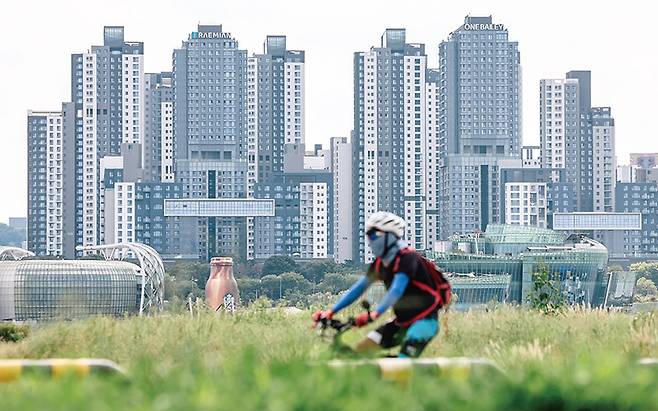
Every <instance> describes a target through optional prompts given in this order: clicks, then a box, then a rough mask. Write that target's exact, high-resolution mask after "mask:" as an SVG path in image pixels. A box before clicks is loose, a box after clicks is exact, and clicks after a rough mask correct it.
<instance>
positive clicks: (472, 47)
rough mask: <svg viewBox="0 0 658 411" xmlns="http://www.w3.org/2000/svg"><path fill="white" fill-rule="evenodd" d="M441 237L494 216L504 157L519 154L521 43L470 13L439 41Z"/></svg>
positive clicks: (488, 19) (477, 227) (487, 19)
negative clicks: (519, 46)
mask: <svg viewBox="0 0 658 411" xmlns="http://www.w3.org/2000/svg"><path fill="white" fill-rule="evenodd" d="M439 84H440V90H439V103H438V104H439V118H438V124H439V130H438V136H439V140H438V152H439V156H440V157H439V164H438V169H439V187H440V191H439V195H438V198H439V200H438V202H439V205H438V209H439V215H440V216H441V218H440V219H438V227H439V236H440V237H441V238H447V237H448V236H449V235H452V234H454V233H467V232H472V231H475V230H484V229H486V226H487V224H489V223H496V222H498V221H499V216H500V210H501V205H502V204H504V198H502V197H501V196H500V193H499V192H498V191H499V190H498V187H499V183H500V169H501V166H502V164H501V162H503V163H504V162H506V161H508V160H509V159H519V160H520V159H521V137H522V128H521V113H522V111H521V110H522V106H521V65H520V54H519V51H518V43H517V42H514V41H510V40H509V36H508V31H507V29H506V28H505V26H504V25H502V24H498V23H494V22H493V20H492V18H491V16H489V17H472V16H467V17H466V18H465V20H464V24H463V25H461V26H460V27H458V28H457V29H456V30H454V31H453V32H452V33H451V34H450V36H449V37H448V39H447V40H445V41H442V42H441V44H440V45H439Z"/></svg>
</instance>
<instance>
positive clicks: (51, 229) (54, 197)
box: [27, 103, 77, 258]
mask: <svg viewBox="0 0 658 411" xmlns="http://www.w3.org/2000/svg"><path fill="white" fill-rule="evenodd" d="M75 151H76V140H75V111H74V106H73V104H71V103H64V104H62V110H61V111H48V112H36V111H29V112H28V115H27V157H28V158H27V165H28V167H27V170H28V175H27V180H28V195H27V204H28V217H27V246H28V248H29V249H30V250H31V251H33V252H34V253H35V254H37V255H53V256H63V257H68V258H71V257H72V256H73V255H74V254H75V245H76V238H75V210H76V204H77V202H76V190H75V184H76V181H75V178H76V169H75V164H76V160H75V157H76V153H75Z"/></svg>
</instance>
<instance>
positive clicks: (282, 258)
mask: <svg viewBox="0 0 658 411" xmlns="http://www.w3.org/2000/svg"><path fill="white" fill-rule="evenodd" d="M290 271H295V272H297V271H299V267H298V266H297V263H296V262H295V260H293V259H292V257H289V256H287V255H273V256H272V257H270V258H268V259H267V260H265V263H264V264H263V271H262V275H264V276H266V275H279V274H281V273H286V272H290Z"/></svg>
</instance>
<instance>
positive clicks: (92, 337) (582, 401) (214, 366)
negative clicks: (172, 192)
mask: <svg viewBox="0 0 658 411" xmlns="http://www.w3.org/2000/svg"><path fill="white" fill-rule="evenodd" d="M307 314H308V313H305V314H304V315H299V316H289V315H286V314H284V313H282V312H278V311H266V310H249V311H243V312H241V313H239V314H237V315H235V316H232V317H224V318H217V317H215V316H214V315H212V314H205V315H201V316H199V317H197V318H195V319H191V318H190V317H189V315H187V316H185V315H162V316H158V317H153V318H126V319H120V320H116V319H108V318H93V319H89V320H85V321H80V322H66V323H55V324H51V325H48V326H44V327H41V328H38V329H34V330H33V331H32V334H31V336H30V337H28V338H27V339H25V340H23V341H21V342H19V343H11V344H10V343H0V358H57V357H59V358H62V357H102V358H109V359H112V360H114V361H116V362H117V363H119V364H121V365H122V366H124V367H125V368H126V369H128V371H129V374H130V382H129V383H125V382H122V381H120V380H116V379H107V378H99V377H92V378H88V379H76V378H74V377H70V378H65V379H63V380H59V381H51V380H49V379H45V378H37V379H35V378H29V379H24V380H21V381H20V382H17V383H12V384H5V385H0V398H1V400H0V404H1V406H0V409H2V410H28V409H36V410H50V409H52V410H56V409H61V410H192V409H208V410H397V409H401V410H426V409H430V410H431V409H464V410H472V409H477V410H515V409H544V410H562V409H563V410H613V409H619V410H652V409H658V369H656V368H651V367H646V366H645V367H640V366H637V365H635V364H636V363H637V360H638V358H641V357H649V356H653V357H658V313H654V314H644V315H640V316H631V315H627V314H621V313H607V312H601V311H580V310H570V311H566V312H564V313H563V314H559V315H556V316H547V315H543V314H541V313H538V312H532V311H526V310H520V309H512V308H500V309H496V310H492V311H489V312H485V311H473V312H469V313H451V314H450V316H449V317H450V318H449V334H448V336H446V335H445V334H444V333H443V331H442V332H441V334H440V337H439V338H437V339H436V340H435V341H433V343H432V344H431V345H430V347H429V348H428V350H427V351H426V353H425V355H424V356H425V357H431V356H478V357H487V358H491V359H492V360H494V361H496V362H497V363H498V364H499V365H500V366H501V367H502V368H503V369H505V370H506V371H507V375H506V376H505V377H500V378H477V377H476V378H473V379H471V380H469V381H452V380H445V379H438V378H436V376H433V375H429V374H415V375H414V377H413V379H412V380H411V382H410V383H409V384H406V385H402V384H399V383H393V382H386V381H382V380H381V379H380V377H379V376H378V375H377V373H376V372H374V371H373V370H368V369H358V370H336V369H329V368H328V367H324V366H320V365H318V364H322V362H323V361H324V360H326V359H328V358H331V356H332V354H331V352H330V350H329V348H328V344H327V343H326V342H324V341H322V340H320V339H319V338H318V337H317V336H316V335H315V334H314V333H313V332H311V330H310V329H309V320H308V319H309V316H308V315H307ZM346 337H347V338H346V340H347V341H348V342H354V341H356V340H357V339H358V338H359V335H358V333H353V334H350V335H347V336H346Z"/></svg>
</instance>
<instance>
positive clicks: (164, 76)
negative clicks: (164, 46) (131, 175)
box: [144, 72, 174, 182]
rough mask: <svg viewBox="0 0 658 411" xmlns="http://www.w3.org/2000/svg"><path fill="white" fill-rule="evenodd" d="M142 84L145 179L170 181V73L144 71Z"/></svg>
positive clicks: (171, 113)
mask: <svg viewBox="0 0 658 411" xmlns="http://www.w3.org/2000/svg"><path fill="white" fill-rule="evenodd" d="M145 84H146V86H145V87H146V93H145V99H146V103H145V110H146V113H145V116H144V117H145V126H144V127H145V128H144V130H145V132H144V180H146V181H162V182H173V181H174V114H173V112H174V103H173V90H172V86H173V75H172V73H170V72H162V73H147V74H146V78H145Z"/></svg>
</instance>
